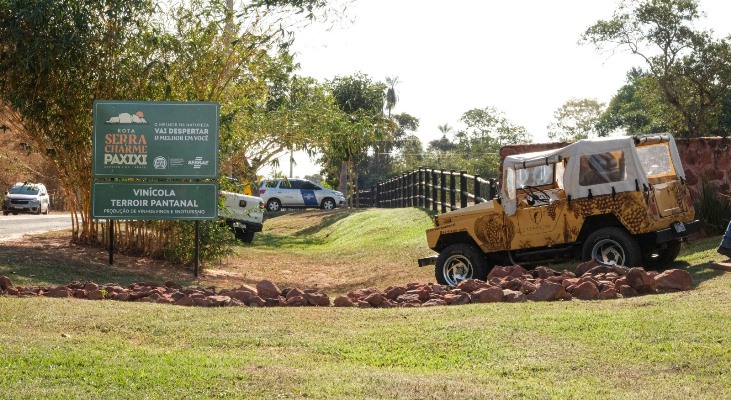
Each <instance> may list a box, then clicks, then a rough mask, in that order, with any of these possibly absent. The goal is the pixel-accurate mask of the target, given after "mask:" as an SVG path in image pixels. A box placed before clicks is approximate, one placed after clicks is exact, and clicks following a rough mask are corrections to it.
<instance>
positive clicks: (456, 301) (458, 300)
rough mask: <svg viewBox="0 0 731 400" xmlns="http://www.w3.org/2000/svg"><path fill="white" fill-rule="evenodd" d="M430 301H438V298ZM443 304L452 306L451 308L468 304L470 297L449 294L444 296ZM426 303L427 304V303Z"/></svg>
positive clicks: (462, 294) (461, 294) (463, 294)
mask: <svg viewBox="0 0 731 400" xmlns="http://www.w3.org/2000/svg"><path fill="white" fill-rule="evenodd" d="M432 300H438V298H434V299H431V300H429V301H432ZM443 300H444V302H445V303H446V304H449V305H452V306H459V305H463V304H469V302H470V295H469V294H467V293H459V294H457V293H450V294H445V295H444V299H443ZM429 301H427V303H428V302H429Z"/></svg>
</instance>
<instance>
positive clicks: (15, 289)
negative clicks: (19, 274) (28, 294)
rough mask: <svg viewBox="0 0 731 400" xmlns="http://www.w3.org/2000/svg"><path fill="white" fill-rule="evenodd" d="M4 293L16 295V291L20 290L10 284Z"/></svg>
mask: <svg viewBox="0 0 731 400" xmlns="http://www.w3.org/2000/svg"><path fill="white" fill-rule="evenodd" d="M5 293H6V294H8V295H10V296H17V295H18V293H20V291H19V290H18V288H16V287H12V286H11V287H9V288H7V289H5Z"/></svg>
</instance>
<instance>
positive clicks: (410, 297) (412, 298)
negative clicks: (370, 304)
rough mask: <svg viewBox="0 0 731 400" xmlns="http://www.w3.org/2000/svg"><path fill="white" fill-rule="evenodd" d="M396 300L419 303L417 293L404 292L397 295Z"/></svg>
mask: <svg viewBox="0 0 731 400" xmlns="http://www.w3.org/2000/svg"><path fill="white" fill-rule="evenodd" d="M396 301H397V302H399V303H419V304H421V299H420V298H419V294H418V293H404V294H402V295H401V296H399V297H397V298H396Z"/></svg>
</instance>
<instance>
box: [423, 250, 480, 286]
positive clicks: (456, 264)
mask: <svg viewBox="0 0 731 400" xmlns="http://www.w3.org/2000/svg"><path fill="white" fill-rule="evenodd" d="M487 268H488V263H487V258H485V254H484V253H483V252H482V251H480V250H479V249H477V248H475V247H474V246H471V245H469V244H464V243H460V244H453V245H451V246H449V247H447V248H446V249H444V250H443V251H442V252H441V253H440V254H439V257H437V263H436V268H435V269H434V277H435V278H436V279H437V282H439V283H440V284H442V285H450V286H455V285H456V284H458V283H460V282H462V281H463V280H466V279H482V280H485V279H486V278H487Z"/></svg>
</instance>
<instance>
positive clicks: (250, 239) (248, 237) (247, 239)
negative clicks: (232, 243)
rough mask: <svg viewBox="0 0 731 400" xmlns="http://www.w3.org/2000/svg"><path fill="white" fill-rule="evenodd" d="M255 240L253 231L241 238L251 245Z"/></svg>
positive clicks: (247, 232) (245, 233) (246, 232)
mask: <svg viewBox="0 0 731 400" xmlns="http://www.w3.org/2000/svg"><path fill="white" fill-rule="evenodd" d="M253 240H254V232H252V231H245V232H244V234H243V235H242V236H241V241H242V242H244V243H251V242H252V241H253Z"/></svg>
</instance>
